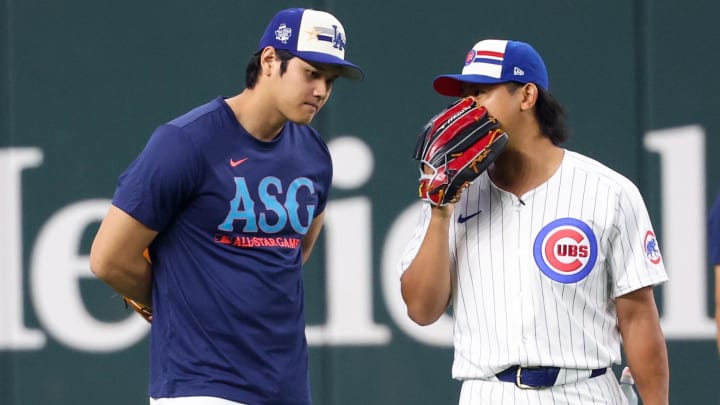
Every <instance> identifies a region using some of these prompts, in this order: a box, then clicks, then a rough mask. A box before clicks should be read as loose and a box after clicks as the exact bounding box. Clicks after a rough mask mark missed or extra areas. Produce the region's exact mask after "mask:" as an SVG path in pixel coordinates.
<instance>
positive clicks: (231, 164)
mask: <svg viewBox="0 0 720 405" xmlns="http://www.w3.org/2000/svg"><path fill="white" fill-rule="evenodd" d="M246 160H248V158H246V157H245V158H242V159H240V160H233V159H232V158H230V166H232V167H238V166H240V165H241V164H243V163H244V162H245V161H246Z"/></svg>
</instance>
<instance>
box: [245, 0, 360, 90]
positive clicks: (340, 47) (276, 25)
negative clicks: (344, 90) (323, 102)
mask: <svg viewBox="0 0 720 405" xmlns="http://www.w3.org/2000/svg"><path fill="white" fill-rule="evenodd" d="M346 45H347V39H346V37H345V29H344V28H343V26H342V24H341V23H340V21H339V20H338V19H337V18H335V16H333V15H332V14H330V13H327V12H325V11H318V10H311V9H303V8H290V9H286V10H281V11H280V12H278V13H277V14H276V15H275V16H274V17H273V19H272V21H270V24H269V25H268V26H267V28H266V29H265V33H264V34H263V36H262V38H261V39H260V44H259V47H258V51H261V50H262V49H264V48H265V47H267V46H272V47H274V48H275V49H282V50H286V51H288V52H290V53H292V54H293V55H295V56H297V57H299V58H301V59H304V60H306V61H308V62H315V63H327V64H332V65H339V66H341V67H342V68H343V70H342V75H343V76H345V77H348V78H351V79H359V78H362V76H363V74H362V70H360V68H359V67H357V66H356V65H354V64H352V63H350V62H348V61H346V60H345V48H346Z"/></svg>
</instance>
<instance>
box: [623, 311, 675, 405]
mask: <svg viewBox="0 0 720 405" xmlns="http://www.w3.org/2000/svg"><path fill="white" fill-rule="evenodd" d="M625 335H627V336H625ZM625 335H624V336H623V340H624V345H625V353H626V355H627V357H628V363H629V365H630V371H631V373H632V375H633V379H634V380H635V384H636V385H637V388H638V391H639V393H640V397H641V398H642V400H643V404H644V405H667V404H668V403H669V386H670V370H669V366H668V354H667V346H666V343H665V338H664V337H663V335H662V331H661V330H660V326H659V325H658V324H657V323H656V322H653V321H652V320H647V321H643V322H640V323H638V324H635V325H633V326H632V330H628V331H627V333H626V334H625Z"/></svg>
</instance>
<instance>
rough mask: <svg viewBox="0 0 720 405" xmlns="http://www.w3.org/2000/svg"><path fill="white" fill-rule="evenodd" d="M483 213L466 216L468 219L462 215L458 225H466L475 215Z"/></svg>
mask: <svg viewBox="0 0 720 405" xmlns="http://www.w3.org/2000/svg"><path fill="white" fill-rule="evenodd" d="M481 212H482V210H480V211H478V212H476V213H474V214H470V215H468V216H466V217H464V216H462V214H460V216H459V217H458V223H459V224H462V223H465V222H467V221H469V220H470V219H471V218H472V217H474V216H475V215H477V214H479V213H481Z"/></svg>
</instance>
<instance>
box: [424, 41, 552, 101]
mask: <svg viewBox="0 0 720 405" xmlns="http://www.w3.org/2000/svg"><path fill="white" fill-rule="evenodd" d="M506 82H519V83H534V84H535V85H537V86H540V87H542V88H543V89H545V90H548V88H549V81H548V74H547V69H546V68H545V63H544V62H543V60H542V58H541V57H540V54H538V53H537V51H536V50H535V49H533V47H532V46H530V45H529V44H527V43H525V42H520V41H510V40H501V39H486V40H483V41H480V42H478V43H477V44H475V46H473V48H472V49H471V50H470V51H469V52H468V53H467V55H466V56H465V65H464V67H463V69H462V73H461V74H459V75H441V76H438V77H436V78H435V80H433V88H434V89H435V91H437V92H438V93H440V94H442V95H444V96H453V97H460V96H462V83H479V84H495V83H506Z"/></svg>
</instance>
